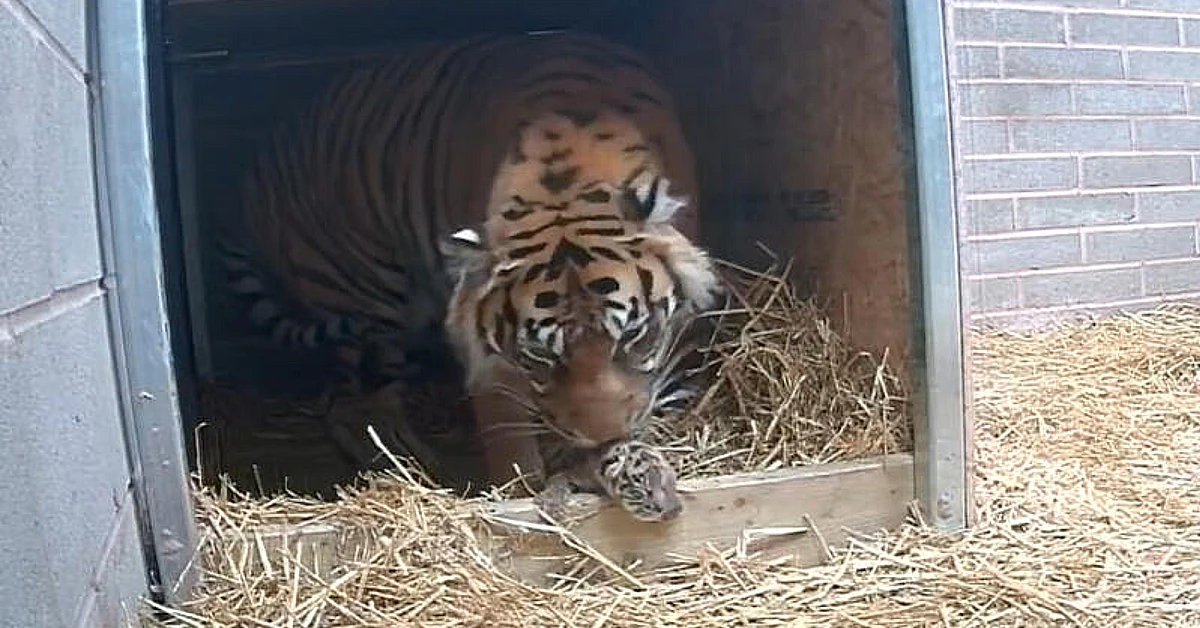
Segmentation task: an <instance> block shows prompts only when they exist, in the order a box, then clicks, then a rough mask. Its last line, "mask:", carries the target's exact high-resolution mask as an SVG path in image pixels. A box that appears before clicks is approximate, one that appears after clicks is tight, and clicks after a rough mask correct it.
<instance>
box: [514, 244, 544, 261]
mask: <svg viewBox="0 0 1200 628" xmlns="http://www.w3.org/2000/svg"><path fill="white" fill-rule="evenodd" d="M546 246H547V244H546V243H545V242H541V243H539V244H530V245H529V246H521V247H517V248H515V249H513V250H511V251H509V252H508V259H511V260H518V259H525V258H526V257H529V256H530V255H533V254H534V253H538V252H541V251H543V250H545V248H546Z"/></svg>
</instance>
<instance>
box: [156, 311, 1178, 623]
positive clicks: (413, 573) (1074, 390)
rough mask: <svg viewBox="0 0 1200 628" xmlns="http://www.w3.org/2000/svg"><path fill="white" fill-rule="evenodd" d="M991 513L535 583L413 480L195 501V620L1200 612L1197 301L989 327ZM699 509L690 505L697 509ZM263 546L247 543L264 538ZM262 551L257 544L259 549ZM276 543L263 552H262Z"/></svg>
mask: <svg viewBox="0 0 1200 628" xmlns="http://www.w3.org/2000/svg"><path fill="white" fill-rule="evenodd" d="M974 343H975V345H974V352H973V353H974V356H973V357H974V367H975V373H974V388H975V398H976V421H975V444H976V449H977V463H978V467H977V469H976V493H977V494H976V501H977V503H978V512H979V523H978V525H977V526H976V527H975V528H973V529H971V530H970V531H969V532H967V533H965V534H961V535H950V534H941V533H937V532H934V531H931V530H929V529H928V528H925V527H922V526H921V525H920V524H919V522H916V521H914V522H913V523H911V524H909V525H906V526H904V527H903V528H902V529H900V530H896V531H894V532H892V533H890V534H887V535H882V536H879V537H876V538H860V539H855V540H853V541H852V542H851V543H850V545H849V546H848V547H845V548H843V549H838V550H836V551H835V556H834V559H833V560H832V561H831V562H830V564H828V565H825V566H821V567H817V568H812V569H798V568H794V567H791V566H788V565H786V564H774V565H772V564H765V563H762V562H757V561H755V560H754V559H741V560H739V559H735V558H731V557H729V556H724V557H722V556H717V555H715V554H711V555H707V556H701V557H697V558H695V559H693V560H687V561H683V562H681V563H680V564H678V565H677V566H674V567H670V568H664V569H661V570H659V571H656V572H653V573H649V574H644V575H640V576H639V577H640V581H641V583H642V586H641V587H635V586H632V585H630V584H627V583H626V582H625V581H619V580H614V581H612V582H609V583H600V584H587V585H583V584H574V585H570V586H566V585H564V586H563V587H561V588H558V589H539V588H531V587H527V586H524V585H521V584H518V583H516V582H514V581H512V580H510V579H508V578H507V577H505V576H504V575H503V574H501V573H498V572H496V571H494V570H493V569H491V568H490V567H489V565H488V562H487V559H486V558H485V556H486V554H485V553H484V552H483V550H482V549H481V546H480V543H479V542H478V540H477V538H476V536H475V533H474V530H475V529H476V528H475V527H474V526H473V523H474V522H476V521H477V520H478V517H479V510H478V503H476V502H467V501H461V500H456V499H453V498H451V497H448V496H445V495H443V494H438V493H434V492H432V491H428V490H426V489H422V488H420V486H419V485H418V484H415V483H402V484H401V486H400V487H393V488H388V489H382V488H365V489H363V490H361V491H357V492H349V493H347V494H346V495H345V496H344V499H343V500H342V501H340V502H337V503H316V502H310V501H305V500H301V499H282V498H280V499H276V500H273V501H250V502H237V501H235V500H231V499H228V498H219V497H217V496H215V495H214V494H213V493H211V492H205V493H201V494H200V496H199V502H198V503H199V513H200V517H201V524H202V525H201V529H202V531H203V534H204V547H203V557H204V558H203V562H204V568H205V570H206V572H207V576H206V577H207V580H206V583H205V584H204V586H203V587H202V588H201V590H200V593H199V597H198V598H197V599H196V601H195V602H194V603H192V604H189V605H188V606H187V607H186V608H183V609H179V610H176V611H172V613H171V614H172V615H173V617H174V619H172V620H171V621H172V622H173V623H174V625H191V626H381V627H382V626H388V627H394V626H499V627H507V626H531V627H532V626H614V627H625V626H630V627H632V626H681V627H682V626H687V627H697V628H699V627H704V626H721V627H723V628H726V627H728V626H788V627H800V626H877V627H888V626H1164V627H1166V626H1197V625H1200V489H1198V488H1197V486H1198V484H1197V479H1198V478H1197V475H1198V474H1200V309H1193V308H1174V309H1164V310H1161V311H1154V312H1149V313H1145V314H1141V315H1137V316H1124V317H1118V318H1113V319H1110V320H1105V321H1102V322H1098V323H1095V324H1090V325H1082V326H1073V327H1070V328H1066V329H1063V330H1059V331H1053V332H1047V333H1042V334H1037V335H1016V334H1003V333H986V334H980V335H976V336H975V338H974ZM685 516H686V515H685ZM314 520H320V521H329V522H338V523H339V524H344V525H346V526H347V527H352V528H356V529H360V530H367V531H369V536H370V540H369V542H366V543H364V544H363V546H364V548H365V549H364V553H363V554H362V555H361V556H359V557H358V558H357V559H355V560H352V561H349V562H348V563H346V564H344V565H342V566H339V567H337V568H336V569H334V570H333V571H332V572H331V573H330V574H329V575H328V576H327V577H324V578H320V577H318V576H316V575H315V574H313V573H310V572H306V571H304V570H301V569H299V568H298V567H297V566H296V565H298V564H302V562H303V561H302V560H299V559H300V558H301V557H295V556H291V557H285V558H284V559H283V560H277V561H276V564H277V565H281V566H280V567H277V568H276V569H274V570H273V571H272V572H271V573H261V572H258V573H256V572H253V571H250V570H249V569H248V567H247V565H249V564H251V563H252V562H253V561H252V560H250V557H247V556H237V555H234V554H233V551H234V550H233V548H234V547H246V546H245V545H237V544H234V543H232V542H231V539H233V538H235V537H236V536H237V535H238V532H239V531H240V530H247V529H249V528H250V527H251V526H255V525H260V524H263V523H279V522H285V521H286V522H289V523H293V524H295V523H300V522H303V521H314ZM251 546H253V545H251ZM260 547H261V546H260ZM260 551H262V552H266V551H267V550H265V549H262V550H260Z"/></svg>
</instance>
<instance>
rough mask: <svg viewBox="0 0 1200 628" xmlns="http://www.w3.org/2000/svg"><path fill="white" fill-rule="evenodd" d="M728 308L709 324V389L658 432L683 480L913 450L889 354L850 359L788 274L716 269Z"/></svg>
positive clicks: (850, 352) (852, 352) (785, 270)
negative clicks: (888, 361)
mask: <svg viewBox="0 0 1200 628" xmlns="http://www.w3.org/2000/svg"><path fill="white" fill-rule="evenodd" d="M721 270H722V272H721V277H722V279H723V280H724V281H723V283H724V285H725V288H726V294H727V306H726V307H725V308H723V309H722V310H719V311H717V312H713V313H712V314H710V315H709V316H710V318H712V319H715V320H714V322H715V323H716V325H715V327H716V330H715V331H716V333H715V334H714V336H713V337H712V339H711V341H710V342H709V343H708V345H707V346H706V347H705V348H704V352H705V354H706V358H707V360H708V363H709V368H710V369H711V372H713V373H714V377H713V380H712V382H711V385H710V386H709V388H708V389H707V391H706V393H705V394H704V396H702V397H701V398H700V399H699V401H698V402H697V403H696V404H695V406H694V407H693V408H692V409H690V410H689V411H688V412H687V413H686V414H685V415H683V416H681V417H678V418H675V419H673V420H672V421H671V422H669V423H668V424H666V425H665V426H663V428H661V429H660V430H659V433H658V434H657V435H656V438H655V442H656V443H661V444H663V445H664V449H665V450H666V451H667V452H668V454H669V456H668V457H669V458H671V459H672V464H674V466H675V468H676V470H677V472H678V473H679V475H680V477H681V478H685V479H687V478H696V477H711V476H717V475H728V474H731V473H741V472H747V471H767V470H772V469H778V468H781V467H793V466H800V465H808V464H818V463H827V462H835V461H842V460H854V459H859V458H864V457H867V456H873V455H883V454H890V453H896V452H903V451H911V449H912V421H911V420H910V419H909V417H908V415H907V410H908V408H907V406H906V399H905V395H904V392H903V388H902V386H901V382H900V381H899V379H898V378H897V377H896V376H895V375H894V374H893V373H892V371H891V369H890V368H889V367H888V365H887V358H888V356H887V354H886V352H885V353H884V355H882V356H875V355H872V354H871V353H869V352H866V351H861V350H856V349H855V348H853V347H852V346H850V344H849V343H848V342H847V341H846V339H845V338H844V337H842V336H841V335H840V334H839V333H838V332H837V331H836V330H834V329H833V327H832V325H831V324H830V322H829V320H828V319H827V318H826V316H825V314H824V313H823V312H822V310H821V308H820V307H819V306H818V305H817V302H816V300H815V299H813V298H801V297H800V296H798V295H797V293H796V289H795V288H794V287H793V284H792V283H791V281H790V270H791V265H790V264H788V265H786V266H783V267H782V268H778V267H774V266H772V267H770V268H768V269H766V270H765V271H762V272H757V271H753V270H749V269H746V268H743V267H740V266H736V265H733V264H730V263H725V262H722V263H721Z"/></svg>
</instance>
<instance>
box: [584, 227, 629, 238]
mask: <svg viewBox="0 0 1200 628" xmlns="http://www.w3.org/2000/svg"><path fill="white" fill-rule="evenodd" d="M575 233H576V234H578V235H581V236H603V237H617V236H623V235H625V229H624V228H621V227H618V228H604V227H587V228H583V229H580V230H578V231H576V232H575Z"/></svg>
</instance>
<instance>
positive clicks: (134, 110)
mask: <svg viewBox="0 0 1200 628" xmlns="http://www.w3.org/2000/svg"><path fill="white" fill-rule="evenodd" d="M89 5H90V6H91V7H92V8H91V14H90V18H91V19H90V25H89V27H90V29H91V32H90V34H89V40H90V41H91V42H92V45H93V51H92V63H91V66H92V67H91V71H92V73H93V76H94V77H96V76H98V77H99V79H100V80H98V81H96V80H93V81H92V82H91V85H92V94H91V96H92V101H93V125H94V129H93V136H94V138H95V141H96V149H95V155H96V163H95V167H96V174H97V177H96V179H97V187H98V190H99V199H100V203H99V205H100V224H101V237H102V241H101V244H102V250H103V254H104V265H105V273H106V275H105V279H104V285H105V288H106V289H107V303H108V308H109V320H110V328H111V329H112V336H113V345H114V346H113V353H114V359H115V362H116V367H117V368H116V371H117V381H118V387H119V391H118V392H119V394H120V398H121V404H122V415H123V416H122V424H123V426H124V430H125V440H126V443H127V447H128V450H129V458H130V460H129V466H130V473H131V476H132V480H133V493H134V499H135V500H136V503H137V509H138V519H139V521H138V523H139V525H140V527H141V532H142V541H143V546H144V547H145V549H146V560H147V561H148V563H149V564H148V568H149V571H150V574H149V575H150V586H151V593H152V594H153V596H154V597H156V598H158V599H160V600H163V601H166V602H168V603H170V602H175V601H178V600H181V599H184V598H186V596H187V595H188V593H189V591H190V588H191V585H192V584H193V583H194V582H195V578H196V576H197V574H196V572H195V571H194V570H193V569H192V565H193V560H192V559H193V556H194V553H195V547H196V522H195V517H194V514H193V511H192V505H191V496H190V491H189V484H188V477H187V476H188V468H187V461H186V456H185V454H184V451H185V449H184V442H183V436H182V428H181V423H180V416H179V404H178V395H177V390H176V383H175V372H174V364H173V360H172V346H171V338H170V332H169V322H168V315H167V303H166V291H165V288H164V284H165V282H164V271H163V267H164V263H163V257H162V245H161V240H160V233H159V214H158V207H157V202H156V198H155V188H154V182H155V180H154V168H153V163H154V161H153V158H152V157H153V154H152V148H151V132H150V128H151V125H150V98H149V94H150V91H149V90H150V88H149V84H148V62H147V57H148V55H147V41H146V34H147V32H148V31H147V28H146V11H145V5H144V2H143V0H104V2H98V3H94V4H93V3H89Z"/></svg>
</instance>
